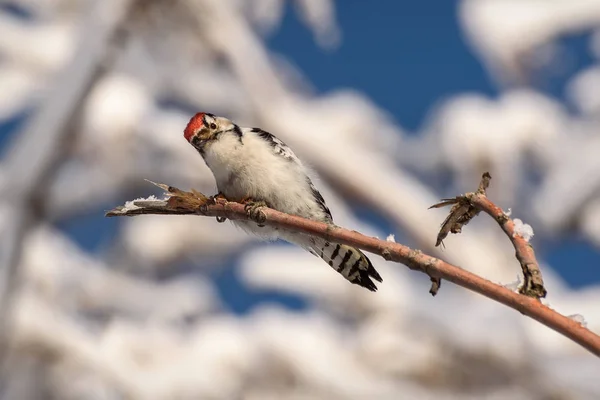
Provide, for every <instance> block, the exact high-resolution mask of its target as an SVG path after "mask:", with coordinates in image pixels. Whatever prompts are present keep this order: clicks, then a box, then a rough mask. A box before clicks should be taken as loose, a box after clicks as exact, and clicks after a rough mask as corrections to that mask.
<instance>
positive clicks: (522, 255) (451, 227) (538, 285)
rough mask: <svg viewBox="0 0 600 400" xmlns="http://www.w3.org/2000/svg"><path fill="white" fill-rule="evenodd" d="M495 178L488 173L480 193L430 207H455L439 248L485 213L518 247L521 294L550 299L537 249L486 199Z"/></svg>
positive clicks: (448, 219)
mask: <svg viewBox="0 0 600 400" xmlns="http://www.w3.org/2000/svg"><path fill="white" fill-rule="evenodd" d="M491 179H492V177H491V175H490V174H489V172H485V173H484V174H483V175H482V177H481V182H480V183H479V188H478V189H477V191H476V192H474V193H467V194H464V195H461V196H456V197H455V198H453V199H443V200H442V202H441V203H438V204H434V205H432V206H431V207H429V208H440V207H444V206H447V205H451V204H453V206H452V209H451V210H450V214H449V215H448V217H447V218H446V220H445V221H444V223H443V224H442V227H441V228H440V233H439V234H438V237H437V241H436V243H435V245H436V246H439V245H440V244H442V241H443V240H444V239H445V238H446V236H448V234H449V233H460V232H461V230H462V227H463V226H465V225H467V224H468V223H469V221H471V219H473V218H474V217H475V216H477V214H479V212H480V211H483V212H485V213H486V214H488V215H489V216H491V217H492V218H494V220H495V221H496V222H498V224H499V225H500V227H501V228H502V230H503V231H504V233H506V235H507V236H508V238H509V239H510V241H511V243H512V244H513V247H514V248H515V252H516V254H515V255H516V257H517V260H519V263H520V264H521V270H522V271H523V284H522V285H520V286H519V288H518V292H519V293H521V294H524V295H526V296H529V297H534V298H536V299H540V298H543V297H546V294H547V291H546V288H545V287H544V280H543V279H542V271H541V270H540V266H539V264H538V262H537V259H536V258H535V253H534V251H533V246H532V245H531V244H530V243H529V240H528V239H526V238H524V237H523V236H522V235H521V234H520V232H517V230H516V229H515V223H514V221H513V220H512V219H510V218H509V217H508V215H506V213H505V212H504V211H503V210H502V208H500V207H498V206H497V205H496V204H494V203H493V202H492V201H490V200H489V199H488V198H487V196H486V190H487V188H488V187H489V185H490V180H491Z"/></svg>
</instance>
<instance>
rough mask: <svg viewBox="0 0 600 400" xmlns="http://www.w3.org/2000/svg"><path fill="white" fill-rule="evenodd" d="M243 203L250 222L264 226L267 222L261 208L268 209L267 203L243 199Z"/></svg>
mask: <svg viewBox="0 0 600 400" xmlns="http://www.w3.org/2000/svg"><path fill="white" fill-rule="evenodd" d="M244 203H245V204H244V210H246V215H248V217H250V219H251V220H252V221H254V222H256V223H257V224H258V226H260V227H263V226H265V225H264V223H265V221H266V220H267V216H266V215H265V213H264V212H263V211H262V210H261V208H263V207H268V206H267V203H265V202H264V201H253V200H252V199H245V201H244Z"/></svg>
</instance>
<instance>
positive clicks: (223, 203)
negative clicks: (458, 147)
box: [106, 181, 600, 356]
mask: <svg viewBox="0 0 600 400" xmlns="http://www.w3.org/2000/svg"><path fill="white" fill-rule="evenodd" d="M488 183H489V181H488ZM155 185H157V186H159V187H160V188H162V189H163V190H165V192H166V194H167V198H166V199H164V200H154V199H151V200H137V201H134V202H133V205H134V206H135V207H132V206H131V205H128V207H125V206H120V207H116V208H114V209H113V210H110V211H108V212H107V213H106V216H107V217H117V216H136V215H143V214H168V215H186V214H187V215H201V216H209V217H217V218H219V219H220V220H222V219H223V218H228V219H245V220H251V221H254V222H256V223H258V224H260V225H268V226H273V227H278V228H281V229H287V230H291V231H295V232H303V233H306V234H310V235H313V236H317V237H321V238H324V239H327V240H330V241H332V242H337V243H342V244H347V245H351V246H354V247H358V248H360V249H362V250H366V251H368V252H371V253H374V254H378V255H380V256H381V257H383V258H384V259H385V260H388V261H394V262H398V263H402V264H404V265H406V266H407V267H408V268H410V269H412V270H416V271H420V272H423V273H425V274H427V275H429V276H430V277H431V278H432V288H431V290H430V291H434V290H435V291H437V289H439V282H440V281H441V279H445V280H447V281H450V282H452V283H454V284H456V285H458V286H462V287H464V288H466V289H469V290H471V291H474V292H476V293H479V294H482V295H484V296H486V297H488V298H490V299H492V300H495V301H497V302H499V303H501V304H504V305H506V306H508V307H511V308H513V309H515V310H517V311H519V312H520V313H522V314H524V315H527V316H528V317H530V318H533V319H535V320H536V321H538V322H540V323H542V324H544V325H546V326H547V327H549V328H551V329H553V330H555V331H556V332H558V333H560V334H562V335H564V336H566V337H567V338H569V339H571V340H573V341H575V342H576V343H578V344H580V345H581V346H583V347H584V348H586V349H587V350H589V351H590V352H592V353H593V354H595V355H597V356H600V336H598V335H596V334H594V333H593V332H591V331H590V330H588V329H586V328H585V327H583V326H582V325H581V324H579V323H577V322H576V321H574V320H572V319H570V318H568V317H566V316H564V315H561V314H559V313H558V312H556V311H554V310H552V309H551V308H549V307H547V306H545V305H543V304H541V302H540V301H539V300H538V299H537V298H534V297H531V296H526V295H524V294H520V293H515V292H513V291H511V290H509V289H507V288H505V287H503V286H500V285H498V284H495V283H493V282H490V281H489V280H487V279H484V278H482V277H480V276H477V275H475V274H473V273H471V272H468V271H466V270H464V269H462V268H460V267H458V266H455V265H452V264H449V263H447V262H445V261H442V260H440V259H437V258H435V257H432V256H429V255H427V254H424V253H423V252H421V251H420V250H416V249H411V248H410V247H408V246H404V245H402V244H400V243H396V242H391V241H387V240H381V239H377V238H374V237H369V236H365V235H363V234H361V233H359V232H356V231H351V230H348V229H345V228H342V227H338V226H335V225H328V224H325V223H322V222H317V221H312V220H308V219H305V218H302V217H298V216H295V215H289V214H285V213H282V212H279V211H276V210H273V209H270V208H267V207H262V208H260V209H259V210H258V212H248V211H247V209H246V206H245V205H244V204H241V203H236V202H230V201H227V200H225V199H224V198H222V197H207V196H205V195H203V194H202V193H199V192H197V191H194V190H192V191H191V192H186V191H183V190H180V189H177V188H175V187H172V186H168V185H164V184H155ZM459 197H461V198H462V197H464V198H465V199H466V198H469V199H471V200H470V201H471V202H472V205H473V206H475V207H477V208H478V209H481V210H483V211H485V212H487V213H490V215H494V216H496V217H495V218H496V220H497V221H498V222H499V223H500V225H501V226H502V229H503V230H505V232H507V234H508V233H509V232H510V236H511V238H514V239H515V241H516V244H515V246H519V249H520V250H518V252H517V253H519V251H522V252H523V254H524V255H523V254H521V255H517V257H518V258H519V257H520V258H519V261H520V262H521V264H522V265H526V266H527V265H529V263H530V261H531V259H530V258H529V257H534V256H533V249H531V247H529V244H528V243H526V242H525V241H524V240H521V239H519V238H520V237H519V236H518V235H516V236H513V233H514V232H513V231H514V223H513V222H512V221H510V219H508V217H506V216H505V215H504V213H503V212H502V210H501V209H500V208H498V209H497V210H496V208H497V207H496V206H495V205H493V204H492V203H491V202H490V201H489V200H487V199H486V198H485V194H483V195H482V194H481V193H479V191H478V192H476V193H470V194H467V195H465V196H459ZM461 201H462V200H461ZM498 210H499V211H498ZM499 213H501V215H502V216H503V217H497V216H498V215H500V214H499ZM515 241H513V243H515ZM523 243H525V244H523ZM523 246H524V247H525V248H523ZM527 249H529V250H527ZM533 261H535V258H533ZM536 265H537V263H536ZM528 268H529V267H528ZM538 271H539V269H538ZM540 279H541V276H540ZM542 288H543V285H542ZM432 294H433V293H432Z"/></svg>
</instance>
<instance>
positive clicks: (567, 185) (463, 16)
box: [0, 0, 600, 400]
mask: <svg viewBox="0 0 600 400" xmlns="http://www.w3.org/2000/svg"><path fill="white" fill-rule="evenodd" d="M200 110H202V111H210V112H213V113H215V114H219V115H224V116H228V117H230V118H231V119H233V120H235V121H237V122H239V123H240V124H243V125H251V126H260V127H262V128H264V129H266V130H268V131H272V132H273V133H275V134H277V135H278V136H279V137H280V138H282V139H283V140H284V141H285V142H287V143H288V144H289V145H290V146H292V147H293V148H294V150H295V151H296V153H297V154H298V155H299V156H300V157H301V158H303V159H304V160H306V162H307V163H308V164H310V165H311V166H312V167H313V169H314V170H315V172H316V173H318V174H319V176H320V179H319V184H318V186H319V187H320V188H321V189H322V192H323V194H324V197H325V198H326V200H327V202H328V204H329V206H330V208H331V210H332V212H333V214H334V217H335V219H336V222H337V223H338V224H340V225H342V226H345V227H348V228H351V229H357V230H359V231H362V232H364V233H367V234H371V235H376V236H379V237H381V238H385V237H386V236H388V235H389V234H390V233H393V234H395V236H396V240H398V241H401V242H403V243H407V244H409V245H412V246H415V247H418V248H421V249H422V250H423V251H426V252H430V253H433V254H435V255H437V256H440V257H443V258H444V259H446V260H448V261H450V262H453V263H456V264H458V265H461V266H463V267H464V268H467V269H469V270H471V271H473V272H476V273H478V274H480V275H482V276H484V277H486V278H488V279H491V280H493V281H495V282H499V283H502V284H506V285H510V284H511V283H512V282H514V281H516V280H517V274H518V270H519V266H518V263H517V261H516V260H515V259H514V256H513V253H514V251H513V250H512V248H511V246H510V244H509V242H508V240H507V239H506V238H505V237H504V236H503V234H502V232H501V231H500V230H499V229H498V228H497V226H496V225H495V223H494V222H493V221H491V220H489V219H488V218H486V217H484V216H482V217H479V218H478V219H476V220H475V221H474V222H472V223H471V224H470V225H469V226H468V227H467V228H466V229H465V230H464V232H463V234H461V235H460V236H456V237H450V238H448V239H447V240H446V241H445V243H446V249H445V250H439V249H435V248H434V247H433V244H434V243H435V237H436V233H437V229H438V227H439V224H440V223H441V221H442V220H443V219H444V213H445V211H444V210H427V207H428V206H430V205H431V204H433V203H435V202H436V201H437V200H438V199H439V198H442V197H448V196H454V195H456V194H458V193H461V192H465V191H469V190H473V189H474V188H475V187H476V186H477V184H478V182H479V177H480V175H481V173H482V172H483V171H485V170H489V171H490V172H491V174H492V176H493V180H492V187H491V190H490V193H489V194H490V197H491V198H492V199H494V200H495V201H496V202H497V203H499V205H501V206H502V207H504V208H505V209H508V208H511V209H512V215H513V216H514V217H516V218H521V219H523V220H524V221H525V222H526V223H529V224H531V225H532V226H533V227H534V230H535V237H534V238H533V241H532V243H533V245H534V246H535V248H536V250H537V252H538V255H539V258H540V262H541V263H542V268H543V272H544V278H545V282H546V286H547V289H548V291H549V296H548V298H547V302H548V304H549V305H550V306H551V307H553V308H555V309H557V310H558V311H559V312H561V313H563V314H566V315H574V314H580V315H582V316H583V317H584V318H585V322H586V323H587V325H588V327H590V328H591V329H592V330H594V331H596V332H599V331H600V286H599V283H600V252H599V250H598V246H600V133H599V132H600V2H598V1H591V0H570V1H547V0H518V1H517V0H462V1H456V2H455V1H423V0H410V1H409V0H406V1H395V2H393V1H389V2H365V1H358V0H344V1H339V2H333V1H329V0H295V1H292V0H288V1H284V0H101V1H100V0H98V1H92V0H79V1H74V0H52V1H48V0H3V1H1V2H0V150H1V151H2V158H1V160H0V186H1V188H2V190H1V192H0V193H1V194H0V200H1V202H0V216H1V218H0V248H1V250H0V263H1V265H0V267H1V268H2V269H1V270H0V296H1V297H0V300H1V307H0V318H1V319H0V357H2V369H1V370H0V372H1V374H0V399H2V400H13V399H18V400H22V399H99V400H100V399H102V400H104V399H106V400H109V399H134V400H137V399H144V400H145V399H150V400H154V399H156V400H162V399H215V400H217V399H225V400H227V399H257V400H258V399H261V400H263V399H290V400H291V399H294V400H296V399H298V400H299V399H506V398H511V399H596V398H600V380H598V376H600V361H598V359H596V358H595V357H593V356H592V355H590V354H589V353H587V352H585V351H584V350H583V349H581V348H580V347H578V346H577V345H575V344H573V343H571V342H569V341H568V340H567V339H565V338H563V337H561V336H559V335H557V334H555V333H553V332H552V331H550V330H549V329H547V328H545V327H543V326H541V325H539V324H537V323H535V322H533V321H531V320H529V319H527V318H525V317H523V316H522V315H520V314H518V313H516V312H514V311H512V310H510V309H507V308H505V307H502V306H500V305H498V304H496V303H494V302H492V301H490V300H487V299H485V298H483V297H481V296H478V295H475V294H472V293H469V292H467V291H465V290H461V289H459V288H456V287H453V286H452V285H450V284H444V285H443V286H442V288H441V291H440V293H439V294H438V296H437V297H435V298H431V296H430V295H429V294H428V293H427V291H428V289H429V282H428V279H427V277H426V276H422V275H420V274H417V273H414V272H410V271H408V270H407V269H406V268H405V267H403V266H400V265H394V264H389V263H386V262H384V261H383V260H381V259H379V258H378V257H375V256H373V257H372V259H373V262H374V264H375V266H376V267H377V268H378V270H379V271H380V272H381V274H382V276H383V278H384V282H383V284H381V285H380V290H379V292H377V293H375V294H374V293H370V292H368V291H366V290H364V289H361V288H359V287H357V286H353V285H349V284H348V283H347V282H346V281H344V280H343V279H340V277H339V276H337V274H335V272H333V271H332V270H331V269H330V268H328V267H327V266H326V265H325V264H324V263H323V262H322V261H320V260H318V259H316V258H314V257H312V256H311V255H310V254H308V253H304V252H303V251H301V250H299V249H297V248H294V247H292V246H289V245H285V244H281V243H276V244H264V243H259V242H256V241H255V240H254V239H253V238H251V237H248V236H246V235H245V234H244V233H243V232H241V231H238V230H236V229H235V228H234V227H233V226H231V225H230V224H229V223H226V224H218V223H217V222H216V221H215V220H214V219H209V218H198V217H164V216H156V217H154V216H144V217H136V218H130V219H106V218H104V217H103V214H104V211H106V210H108V209H110V208H112V207H114V206H115V205H118V204H122V203H123V202H125V201H126V200H129V199H132V198H135V197H140V196H147V195H151V194H158V193H157V192H156V188H154V187H153V186H152V185H150V184H148V183H147V182H145V181H144V179H151V180H153V181H156V182H165V183H168V184H171V185H175V186H178V187H180V188H182V189H188V188H191V187H193V188H195V189H197V190H200V191H202V192H205V193H207V194H211V193H214V191H215V188H214V182H213V178H212V175H211V174H210V171H209V170H208V169H207V168H206V166H205V165H204V163H203V161H202V159H201V157H200V156H199V155H198V154H197V153H196V152H195V150H194V149H193V148H192V147H191V146H189V145H188V144H187V143H186V142H185V140H184V139H183V137H182V130H183V128H184V127H185V124H186V123H187V121H188V119H189V118H190V116H191V115H192V114H193V113H195V112H196V111H200ZM7 343H8V344H9V345H7Z"/></svg>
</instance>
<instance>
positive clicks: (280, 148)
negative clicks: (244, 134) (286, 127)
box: [251, 128, 302, 164]
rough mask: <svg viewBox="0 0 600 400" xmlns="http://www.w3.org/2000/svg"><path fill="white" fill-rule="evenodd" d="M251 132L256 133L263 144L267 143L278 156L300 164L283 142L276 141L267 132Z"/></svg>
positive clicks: (256, 129)
mask: <svg viewBox="0 0 600 400" xmlns="http://www.w3.org/2000/svg"><path fill="white" fill-rule="evenodd" d="M251 132H254V133H256V134H257V135H258V136H260V137H261V138H262V139H263V140H264V141H265V142H267V143H269V144H270V145H271V147H272V148H273V151H275V153H277V154H279V155H280V156H281V157H283V158H285V159H286V160H290V161H294V162H296V163H298V164H302V163H301V162H300V159H299V158H298V157H296V155H295V154H294V152H293V151H292V149H290V148H289V147H288V146H287V145H286V144H285V143H283V141H281V140H280V139H278V138H277V137H276V136H275V135H272V134H270V133H269V132H266V131H263V130H262V129H260V128H252V130H251Z"/></svg>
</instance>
